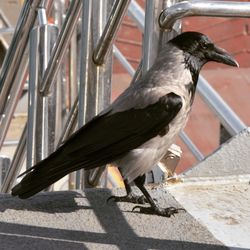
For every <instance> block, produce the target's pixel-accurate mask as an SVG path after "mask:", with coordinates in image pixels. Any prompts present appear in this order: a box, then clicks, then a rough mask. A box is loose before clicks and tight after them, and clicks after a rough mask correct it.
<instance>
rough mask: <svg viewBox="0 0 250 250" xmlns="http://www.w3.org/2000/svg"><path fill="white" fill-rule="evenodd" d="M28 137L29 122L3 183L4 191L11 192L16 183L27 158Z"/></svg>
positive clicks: (2, 189)
mask: <svg viewBox="0 0 250 250" xmlns="http://www.w3.org/2000/svg"><path fill="white" fill-rule="evenodd" d="M26 137H27V123H26V125H25V127H24V129H23V133H22V136H21V138H20V140H19V143H18V145H17V148H16V151H15V154H14V156H13V159H12V161H11V165H10V167H9V169H8V171H7V173H6V176H5V179H4V181H3V185H2V187H1V192H3V193H9V192H10V191H11V188H12V186H13V184H14V183H15V181H16V178H17V176H18V174H19V173H20V171H21V168H22V165H23V162H24V159H25V152H26V146H27V145H26V144H27V140H26Z"/></svg>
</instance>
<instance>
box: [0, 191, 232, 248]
mask: <svg viewBox="0 0 250 250" xmlns="http://www.w3.org/2000/svg"><path fill="white" fill-rule="evenodd" d="M115 193H116V194H123V193H124V190H116V191H115ZM152 193H153V195H154V197H156V198H157V199H158V200H159V202H160V204H161V205H162V206H180V205H179V204H177V202H176V201H175V200H174V199H173V198H172V196H171V195H169V194H168V193H167V192H166V191H165V190H164V189H163V190H152ZM110 195H111V192H110V191H109V190H103V189H98V190H86V191H85V192H55V193H43V194H39V195H36V196H34V197H33V198H30V199H28V200H20V199H18V198H14V197H11V196H10V195H3V194H2V195H1V196H0V242H1V244H0V249H6V250H9V249H19V250H20V249H42V250H44V249H124V250H125V249H126V250H127V249H168V250H171V249H173V250H179V249H197V250H198V249H199V250H200V249H209V250H214V249H227V248H226V247H224V246H222V244H221V243H220V242H219V241H218V240H216V239H215V238H214V237H213V236H212V234H211V233H210V232H209V231H208V230H207V229H206V227H204V226H202V225H201V224H200V223H198V221H197V220H195V219H194V218H193V217H192V216H191V215H190V214H189V213H187V212H186V213H185V212H180V213H179V214H177V215H176V216H175V217H171V218H164V217H160V216H153V215H145V214H139V213H136V212H132V211H131V210H132V208H133V207H134V205H133V204H128V203H122V204H116V203H113V202H110V203H108V204H107V203H106V200H107V198H108V197H109V196H110Z"/></svg>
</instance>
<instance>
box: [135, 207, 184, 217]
mask: <svg viewBox="0 0 250 250" xmlns="http://www.w3.org/2000/svg"><path fill="white" fill-rule="evenodd" d="M136 209H139V211H138V212H139V213H143V214H156V215H160V216H165V217H171V215H173V216H174V215H175V214H177V213H179V211H184V212H186V210H185V209H184V208H175V207H167V208H160V207H142V206H135V207H134V208H133V209H132V211H133V212H134V211H135V210H136Z"/></svg>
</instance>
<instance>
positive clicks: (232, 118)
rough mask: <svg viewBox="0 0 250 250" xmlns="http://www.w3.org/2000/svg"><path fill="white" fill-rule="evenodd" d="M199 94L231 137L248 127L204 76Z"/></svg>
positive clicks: (198, 87)
mask: <svg viewBox="0 0 250 250" xmlns="http://www.w3.org/2000/svg"><path fill="white" fill-rule="evenodd" d="M197 92H198V93H199V95H200V96H201V98H202V100H203V101H204V102H205V103H206V104H207V105H208V107H209V108H210V109H211V110H212V111H213V112H214V113H215V114H216V115H217V116H218V117H219V120H220V122H221V124H222V125H223V126H224V127H225V128H226V130H227V131H228V132H229V134H230V135H236V134H238V133H239V132H240V131H242V130H243V129H245V128H246V127H247V126H246V124H244V123H243V122H242V121H241V119H240V118H239V117H238V115H237V114H236V113H235V112H234V111H233V110H232V109H231V108H230V107H229V106H228V104H227V103H226V102H225V101H224V100H223V99H222V98H221V96H220V95H219V94H218V93H217V92H216V91H215V90H214V89H213V87H212V86H211V85H210V84H209V83H208V82H207V81H206V80H205V79H204V78H203V77H202V76H200V77H199V82H198V84H197Z"/></svg>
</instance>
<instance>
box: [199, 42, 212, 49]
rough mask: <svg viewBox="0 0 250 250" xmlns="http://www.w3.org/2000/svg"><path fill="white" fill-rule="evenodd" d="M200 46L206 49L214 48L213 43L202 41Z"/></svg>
mask: <svg viewBox="0 0 250 250" xmlns="http://www.w3.org/2000/svg"><path fill="white" fill-rule="evenodd" d="M200 46H201V48H202V49H204V50H207V49H212V48H213V44H212V43H201V44H200Z"/></svg>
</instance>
